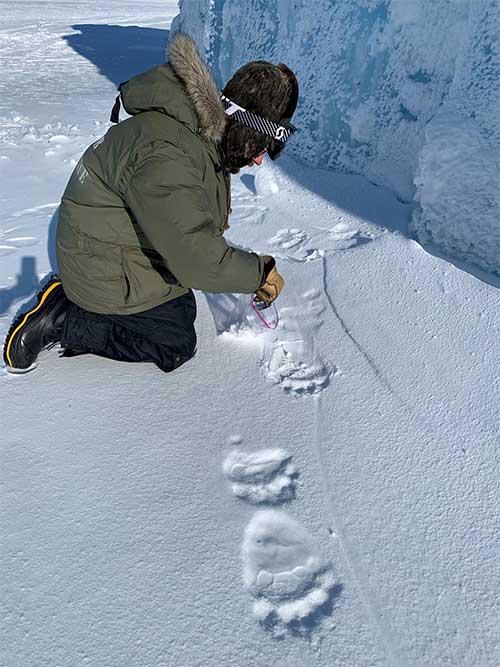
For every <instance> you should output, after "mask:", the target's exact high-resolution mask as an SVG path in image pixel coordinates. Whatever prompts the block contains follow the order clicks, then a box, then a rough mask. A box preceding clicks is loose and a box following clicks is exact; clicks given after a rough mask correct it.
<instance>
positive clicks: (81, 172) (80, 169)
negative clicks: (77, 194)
mask: <svg viewBox="0 0 500 667" xmlns="http://www.w3.org/2000/svg"><path fill="white" fill-rule="evenodd" d="M76 175H77V178H78V180H79V181H80V183H83V181H84V180H85V179H86V178H87V176H88V175H89V172H88V171H87V170H86V169H85V167H84V166H83V162H82V161H81V160H80V162H79V163H78V164H77V165H76Z"/></svg>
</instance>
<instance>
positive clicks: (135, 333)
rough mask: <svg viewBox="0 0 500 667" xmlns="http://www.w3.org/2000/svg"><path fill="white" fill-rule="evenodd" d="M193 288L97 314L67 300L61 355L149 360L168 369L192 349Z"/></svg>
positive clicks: (192, 353) (175, 365)
mask: <svg viewBox="0 0 500 667" xmlns="http://www.w3.org/2000/svg"><path fill="white" fill-rule="evenodd" d="M195 319H196V300H195V298H194V294H193V292H192V291H191V290H190V291H189V294H186V295H184V296H180V297H178V298H177V299H173V300H172V301H168V302H167V303H164V304H162V305H160V306H156V307H155V308H151V309H150V310H145V311H144V312H142V313H134V314H132V315H100V314H97V313H91V312H89V311H87V310H84V309H83V308H80V306H77V305H76V304H74V303H73V304H71V306H70V307H69V309H68V312H67V314H66V317H65V320H64V328H63V334H62V339H61V347H63V348H65V356H73V355H77V354H85V353H91V354H97V355H99V356H101V357H106V358H108V359H116V360H118V361H152V362H154V363H155V364H156V365H157V366H158V367H159V368H161V370H162V371H165V372H166V373H168V372H169V371H173V370H175V369H176V368H178V367H179V366H181V365H182V364H183V363H185V362H186V361H188V360H189V359H191V357H192V356H193V355H194V353H195V349H196V332H195V329H194V321H195Z"/></svg>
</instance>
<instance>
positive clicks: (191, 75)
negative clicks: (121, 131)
mask: <svg viewBox="0 0 500 667" xmlns="http://www.w3.org/2000/svg"><path fill="white" fill-rule="evenodd" d="M168 55H169V62H168V63H166V64H164V65H160V66H159V67H155V68H154V69H152V70H149V71H148V72H144V73H143V74H139V75H137V76H135V77H133V78H132V79H130V80H129V81H127V82H126V83H125V84H123V86H122V87H121V98H122V102H123V106H124V108H125V111H127V113H129V114H130V115H132V116H134V115H135V114H137V113H140V112H142V111H160V112H162V113H165V114H167V115H168V116H171V117H173V118H175V119H176V120H178V121H179V122H181V123H183V124H184V125H187V126H188V127H189V128H190V129H191V130H194V131H199V132H200V133H201V134H202V136H204V137H205V138H206V139H208V140H209V141H213V142H215V143H219V142H220V141H221V139H222V135H223V134H224V128H225V126H226V121H227V118H226V115H225V113H224V109H223V106H222V104H221V102H220V100H219V91H218V89H217V86H216V85H215V81H214V79H213V77H212V74H211V73H210V70H209V69H208V67H207V65H206V64H205V63H204V61H203V59H202V57H201V55H200V53H199V51H198V49H197V48H196V45H195V43H194V42H193V40H192V39H191V38H190V37H188V36H187V35H185V34H184V33H176V34H175V35H174V36H173V37H172V39H171V40H170V44H169V48H168Z"/></svg>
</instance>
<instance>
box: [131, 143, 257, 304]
mask: <svg viewBox="0 0 500 667" xmlns="http://www.w3.org/2000/svg"><path fill="white" fill-rule="evenodd" d="M122 191H123V197H124V199H125V201H126V203H127V205H128V206H129V207H130V210H131V212H132V214H133V216H134V218H135V220H136V221H137V223H138V224H139V226H140V227H141V229H142V231H143V232H144V234H145V235H146V237H147V239H148V240H149V242H150V243H151V245H152V246H153V247H154V248H155V249H156V250H157V252H159V253H160V254H161V255H162V256H163V258H164V259H165V261H166V263H167V266H168V267H169V269H170V270H171V271H172V273H173V274H174V276H175V277H176V278H177V280H178V281H179V282H180V283H181V285H183V286H184V287H192V288H195V289H199V290H205V291H207V292H236V293H241V294H243V293H252V292H255V291H256V290H257V289H258V288H259V286H260V284H261V282H262V279H263V275H264V261H263V260H262V258H260V257H259V256H258V255H256V254H255V253H250V252H244V251H242V250H238V249H236V248H232V247H231V246H230V245H228V244H227V243H226V241H225V240H224V238H223V236H222V232H221V231H219V229H218V228H217V226H216V224H215V223H214V220H213V219H212V216H211V213H210V207H209V203H208V199H207V195H206V192H205V189H204V187H203V182H202V177H201V173H200V171H199V170H198V169H197V167H196V166H195V164H194V163H193V162H192V160H191V159H190V158H189V157H188V156H187V155H186V154H185V153H184V152H183V151H181V150H180V149H179V148H177V147H175V146H173V145H172V144H167V143H162V145H161V146H160V147H155V150H154V151H152V152H151V153H150V154H149V155H148V156H146V157H145V158H143V159H142V160H140V161H139V163H138V164H136V165H135V166H134V168H133V171H132V173H131V174H130V175H129V176H128V178H127V179H126V183H124V184H123V188H122Z"/></svg>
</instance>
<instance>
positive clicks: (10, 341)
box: [4, 34, 298, 371]
mask: <svg viewBox="0 0 500 667" xmlns="http://www.w3.org/2000/svg"><path fill="white" fill-rule="evenodd" d="M169 56H170V59H169V63H167V64H164V65H161V66H159V67H157V68H155V69H153V70H150V71H148V72H145V73H143V74H140V75H138V76H136V77H134V78H133V79H131V80H130V81H128V82H126V83H125V84H122V86H121V87H120V97H119V98H117V103H116V104H115V109H114V115H115V120H117V118H116V116H117V114H118V110H119V101H120V99H121V101H122V103H123V105H124V107H125V109H126V111H127V112H128V113H129V114H130V115H131V116H132V117H131V118H129V119H127V120H125V121H123V122H121V123H119V124H117V125H115V126H114V127H112V128H111V129H110V130H109V131H108V132H107V134H106V135H105V136H104V137H103V138H102V139H100V140H99V141H97V142H96V143H94V144H93V145H92V146H90V147H89V148H88V149H87V151H86V152H85V153H84V155H83V156H82V158H81V160H80V161H79V163H78V165H77V166H76V168H75V171H74V172H73V174H72V176H71V178H70V181H69V183H68V186H67V188H66V190H65V192H64V194H63V197H62V201H61V207H60V212H59V221H58V227H57V260H58V265H59V271H60V276H56V277H53V278H52V279H51V280H50V281H49V282H48V283H47V284H46V285H45V287H44V288H43V290H42V291H41V292H40V294H39V295H38V300H37V304H36V305H35V306H34V307H33V308H32V309H31V310H29V311H28V312H26V313H24V314H22V315H21V316H20V317H19V318H18V319H17V320H16V321H15V322H14V323H13V325H12V327H11V329H10V331H9V333H8V335H7V339H6V342H5V346H4V360H5V363H6V364H7V365H8V366H9V367H11V368H13V369H24V370H28V369H30V368H31V367H32V366H33V364H34V363H35V361H36V359H37V356H38V354H39V353H40V351H41V350H42V349H44V348H46V347H49V346H50V345H54V344H56V343H60V344H61V347H62V348H64V355H65V356H72V355H75V354H85V353H93V354H97V355H100V356H103V357H108V358H111V359H117V360H122V361H152V362H154V363H155V364H156V365H157V366H158V367H159V368H161V369H162V370H163V371H172V370H174V369H175V368H177V367H178V366H180V365H181V364H183V363H184V362H186V361H187V360H188V359H190V358H191V357H192V356H193V354H194V352H195V349H196V333H195V329H194V321H195V318H196V301H195V298H194V295H193V292H192V289H199V290H204V291H207V292H235V293H255V294H256V295H257V298H258V299H260V300H263V301H265V302H266V303H271V302H272V301H273V300H274V299H275V298H276V297H277V296H278V295H279V294H280V292H281V290H282V288H283V285H284V283H283V279H282V278H281V276H280V275H279V273H278V271H277V270H276V266H275V261H274V259H273V258H272V257H269V256H258V255H256V254H254V253H249V252H244V251H242V250H239V249H235V248H233V247H231V246H230V245H228V244H227V243H226V241H225V239H224V236H223V235H224V231H225V230H226V229H227V227H228V217H229V213H230V173H238V171H239V170H240V168H242V167H244V166H251V165H253V164H257V165H259V164H261V162H262V159H263V155H264V153H266V152H267V153H268V154H269V155H270V157H271V158H272V159H274V158H275V157H277V155H278V153H279V152H280V150H281V148H282V147H283V145H284V142H285V141H286V139H287V138H288V136H290V134H291V133H292V132H293V131H294V128H293V126H292V125H291V124H290V119H291V117H292V115H293V113H294V111H295V107H296V104H297V98H298V84H297V81H296V79H295V76H294V75H293V73H292V72H291V71H290V70H289V69H288V68H287V67H286V66H285V65H273V64H271V63H268V62H266V61H255V62H252V63H248V64H247V65H245V66H243V67H242V68H241V69H240V70H238V71H237V72H236V74H235V75H234V76H233V78H232V79H231V80H230V81H229V82H228V84H227V85H226V87H225V88H224V90H223V93H222V95H220V94H219V92H218V91H217V88H216V86H215V83H214V81H213V79H212V76H211V74H210V72H209V70H208V68H207V67H206V65H205V63H204V62H203V61H202V59H201V57H200V55H199V53H198V51H197V49H196V47H195V45H194V43H193V42H192V41H191V40H190V38H188V37H187V36H186V35H183V34H177V35H175V36H174V38H173V39H172V41H171V44H170V52H169Z"/></svg>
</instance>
